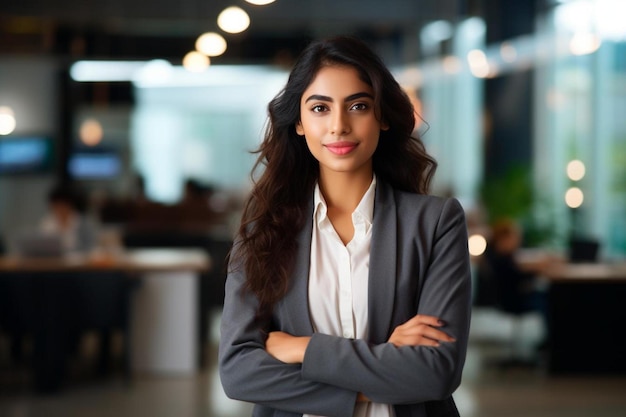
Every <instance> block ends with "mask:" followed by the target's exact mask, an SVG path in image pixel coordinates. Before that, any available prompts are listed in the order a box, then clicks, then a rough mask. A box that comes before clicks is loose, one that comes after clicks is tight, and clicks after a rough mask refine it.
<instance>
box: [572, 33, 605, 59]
mask: <svg viewBox="0 0 626 417" xmlns="http://www.w3.org/2000/svg"><path fill="white" fill-rule="evenodd" d="M601 45H602V41H601V40H600V37H599V36H598V35H596V34H593V33H589V32H579V33H576V34H575V35H574V36H573V37H572V40H571V41H570V43H569V50H570V52H571V53H572V54H574V55H588V54H592V53H594V52H595V51H597V50H598V49H599V48H600V46H601Z"/></svg>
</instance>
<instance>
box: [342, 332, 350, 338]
mask: <svg viewBox="0 0 626 417" xmlns="http://www.w3.org/2000/svg"><path fill="white" fill-rule="evenodd" d="M343 337H347V338H352V334H350V332H343Z"/></svg>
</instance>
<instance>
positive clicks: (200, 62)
mask: <svg viewBox="0 0 626 417" xmlns="http://www.w3.org/2000/svg"><path fill="white" fill-rule="evenodd" d="M210 64H211V61H210V60H209V57H208V56H206V55H204V54H201V53H200V52H197V51H191V52H188V53H187V55H185V57H184V58H183V67H185V69H186V70H187V71H190V72H202V71H204V70H205V69H207V68H208V67H209V65H210Z"/></svg>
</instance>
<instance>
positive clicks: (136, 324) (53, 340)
mask: <svg viewBox="0 0 626 417" xmlns="http://www.w3.org/2000/svg"><path fill="white" fill-rule="evenodd" d="M209 268H210V259H209V257H208V256H207V254H206V252H205V251H202V250H193V249H135V250H131V251H126V252H123V253H119V254H117V255H115V256H106V257H105V256H100V257H71V256H70V257H66V258H59V259H20V258H17V257H4V258H0V276H2V277H3V278H5V279H9V280H24V281H28V282H29V284H28V291H26V292H24V291H23V292H22V294H21V295H22V296H23V297H27V296H32V297H34V298H35V300H31V301H30V305H31V306H32V309H33V310H34V313H33V317H31V321H32V322H33V323H35V324H34V330H33V331H34V338H33V339H34V350H35V363H34V368H35V369H34V371H35V379H36V385H40V388H41V390H43V391H54V390H56V389H57V388H58V386H59V385H60V383H61V380H62V376H63V372H64V369H63V368H64V361H65V356H66V353H67V346H66V345H67V341H66V340H65V338H64V336H65V335H67V333H68V332H69V330H68V329H67V328H66V327H67V326H66V323H68V322H72V321H73V320H67V318H68V315H71V314H76V312H77V311H78V312H79V313H80V309H77V308H74V309H73V310H71V311H68V309H67V306H66V305H65V304H67V303H71V304H72V305H76V304H77V303H78V304H80V300H78V301H77V300H73V299H72V296H75V295H76V294H83V293H84V292H83V293H81V292H80V291H77V288H82V289H84V288H85V287H87V288H91V289H93V288H95V291H98V288H106V283H107V282H109V281H111V282H112V281H119V280H120V279H123V280H125V281H127V282H129V283H139V284H140V285H138V286H137V288H135V290H134V291H133V294H132V298H131V299H129V300H128V301H129V303H128V309H129V311H128V312H129V314H128V317H129V318H130V322H129V323H128V329H127V330H128V331H127V337H128V338H129V340H128V342H129V343H128V344H129V346H130V352H129V356H130V357H129V360H130V364H129V366H130V370H132V371H135V372H167V373H192V372H194V371H195V370H196V369H197V363H198V357H199V354H198V345H199V343H198V329H199V326H198V323H199V306H198V299H199V297H198V276H199V274H200V273H202V272H206V271H208V270H209ZM93 292H94V291H90V296H91V302H92V303H96V304H97V303H99V302H101V301H100V300H99V298H98V294H97V293H96V294H93ZM127 293H128V292H127ZM27 304H28V303H27ZM83 304H84V303H83ZM88 307H90V308H92V310H93V309H94V308H93V306H88ZM97 307H98V306H96V309H97ZM100 307H102V308H106V307H107V306H105V305H101V306H100ZM28 313H29V314H30V313H31V312H28ZM37 379H39V381H37Z"/></svg>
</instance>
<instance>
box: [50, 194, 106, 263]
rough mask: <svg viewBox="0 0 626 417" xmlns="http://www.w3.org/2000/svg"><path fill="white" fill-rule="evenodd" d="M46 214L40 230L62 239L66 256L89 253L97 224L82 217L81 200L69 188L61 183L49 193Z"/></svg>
mask: <svg viewBox="0 0 626 417" xmlns="http://www.w3.org/2000/svg"><path fill="white" fill-rule="evenodd" d="M48 208H49V212H48V213H47V215H46V216H45V217H44V218H43V219H42V221H41V225H40V230H41V232H43V233H45V234H54V235H58V236H60V237H61V240H62V245H63V251H64V252H66V253H72V252H79V253H88V252H89V251H91V250H92V249H93V248H94V247H95V245H96V240H97V232H96V230H97V227H96V222H95V221H94V220H93V219H91V218H89V217H88V216H87V215H86V214H85V205H84V199H83V198H82V196H81V194H80V193H79V192H78V191H77V190H75V189H74V188H72V187H71V186H69V185H65V184H60V185H57V186H55V187H54V188H52V189H51V190H50V192H49V193H48Z"/></svg>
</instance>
